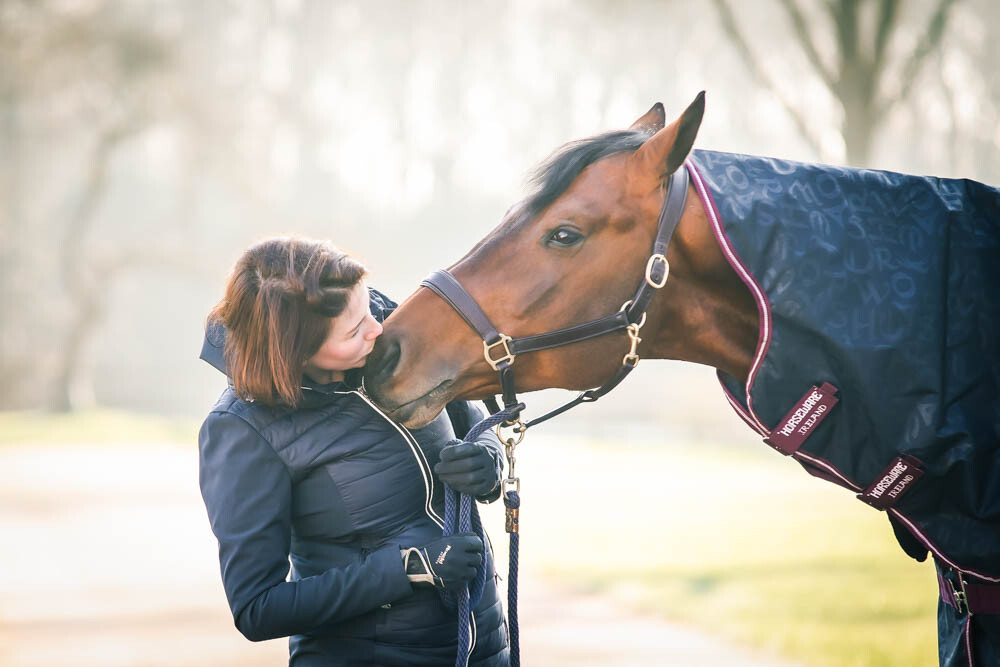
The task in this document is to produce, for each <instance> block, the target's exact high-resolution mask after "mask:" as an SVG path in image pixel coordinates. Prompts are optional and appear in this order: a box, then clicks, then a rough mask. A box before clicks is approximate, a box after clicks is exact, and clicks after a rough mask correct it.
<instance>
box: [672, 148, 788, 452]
mask: <svg viewBox="0 0 1000 667" xmlns="http://www.w3.org/2000/svg"><path fill="white" fill-rule="evenodd" d="M687 167H688V171H689V172H690V173H691V180H692V182H693V183H694V186H695V191H696V192H697V193H698V197H699V198H700V199H701V203H702V206H703V207H704V209H705V213H706V214H707V215H708V218H709V221H710V222H711V223H712V231H713V232H714V233H715V240H716V241H717V242H718V244H719V247H720V248H721V249H722V253H723V254H724V255H725V256H726V261H728V262H729V265H730V266H732V267H733V269H734V270H735V271H736V273H737V275H739V276H740V279H741V280H742V281H743V282H744V283H745V284H746V286H747V287H748V288H750V293H751V294H753V297H754V300H755V301H756V302H757V313H758V315H759V316H760V330H759V334H758V337H757V350H756V353H755V354H754V360H753V363H752V364H751V365H750V372H749V373H748V374H747V383H746V393H747V410H748V411H749V413H750V417H752V418H753V420H754V421H755V422H756V423H757V425H758V426H759V428H758V429H757V430H759V431H763V432H768V433H769V432H770V429H769V428H768V427H767V426H765V425H764V422H763V421H762V420H761V419H760V417H759V416H758V415H757V413H756V412H754V409H753V397H752V396H751V394H750V390H751V389H752V388H753V383H754V381H755V380H756V377H757V371H758V370H759V369H760V365H761V364H762V363H763V361H764V357H766V356H767V351H768V348H770V346H771V304H770V303H769V302H768V300H767V295H766V294H765V293H764V290H763V289H762V288H761V286H760V285H758V284H757V281H756V280H755V279H754V277H753V274H751V273H750V271H749V270H748V269H747V268H746V266H745V265H744V264H743V261H742V260H741V259H740V257H739V255H738V254H737V253H736V251H735V250H733V247H732V245H731V244H730V243H729V239H728V238H726V233H725V231H723V229H722V222H721V219H722V218H721V216H720V215H719V209H718V207H717V206H716V205H715V199H713V198H712V193H711V192H709V191H708V188H707V187H706V186H705V181H704V180H703V179H702V177H701V173H700V172H699V171H698V168H697V167H696V166H695V164H694V163H693V162H692V161H691V160H688V161H687Z"/></svg>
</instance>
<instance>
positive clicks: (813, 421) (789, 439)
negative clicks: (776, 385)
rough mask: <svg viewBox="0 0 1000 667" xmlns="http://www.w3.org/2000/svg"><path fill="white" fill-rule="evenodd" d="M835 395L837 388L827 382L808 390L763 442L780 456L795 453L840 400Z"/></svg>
mask: <svg viewBox="0 0 1000 667" xmlns="http://www.w3.org/2000/svg"><path fill="white" fill-rule="evenodd" d="M836 393H837V388H836V387H834V386H833V385H832V384H830V383H829V382H824V383H823V385H822V386H820V387H816V386H813V387H812V388H810V389H809V391H807V392H806V394H805V396H803V397H802V398H800V399H799V402H798V403H796V404H795V407H793V408H792V409H791V410H789V411H788V414H787V415H785V416H784V418H783V419H782V420H781V421H780V422H778V425H777V426H775V427H774V429H773V430H772V431H771V435H769V436H768V437H767V438H765V439H764V442H766V443H767V444H769V445H771V446H772V447H774V448H775V449H777V450H778V451H779V452H781V453H782V454H786V455H787V454H793V453H795V452H797V451H798V449H799V447H801V446H802V443H803V442H805V439H806V438H808V437H809V436H810V435H811V434H812V432H813V431H814V430H816V427H817V426H819V425H820V424H821V423H822V422H823V420H824V419H826V416H827V415H828V414H830V410H832V409H833V406H835V405H836V404H837V402H838V401H839V400H840V399H839V398H837V397H836Z"/></svg>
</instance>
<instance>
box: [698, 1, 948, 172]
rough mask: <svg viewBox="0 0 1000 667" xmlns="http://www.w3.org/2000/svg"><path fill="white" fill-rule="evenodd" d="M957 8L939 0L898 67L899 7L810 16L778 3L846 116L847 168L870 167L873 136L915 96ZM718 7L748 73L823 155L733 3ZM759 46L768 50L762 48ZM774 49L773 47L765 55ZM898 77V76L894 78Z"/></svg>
mask: <svg viewBox="0 0 1000 667" xmlns="http://www.w3.org/2000/svg"><path fill="white" fill-rule="evenodd" d="M955 2H956V0H935V3H934V7H933V9H932V10H931V11H930V13H929V16H927V17H924V19H923V21H924V26H923V28H922V30H921V32H920V36H919V38H918V39H917V40H916V41H915V43H914V44H913V45H912V47H910V48H908V49H907V51H908V53H906V54H905V56H904V57H902V58H901V59H900V62H898V63H893V62H892V61H891V59H890V57H889V55H890V54H889V52H890V44H891V42H892V40H893V38H894V37H896V36H897V35H898V34H900V33H903V32H905V31H906V26H904V24H903V22H902V21H900V9H901V4H902V3H901V2H900V1H899V0H827V1H826V2H821V3H819V5H820V7H819V8H818V9H815V11H813V12H812V13H811V14H810V13H807V12H806V11H804V10H803V9H802V8H801V7H800V6H799V3H798V0H779V3H780V5H781V7H782V8H783V10H784V12H785V14H786V16H787V18H788V20H789V21H790V22H791V26H792V33H793V34H794V36H795V38H796V40H797V41H798V44H799V47H800V48H801V51H802V53H803V54H805V57H806V59H807V61H808V62H809V64H810V65H811V66H812V69H813V72H814V73H815V75H816V76H817V77H818V78H819V79H820V80H821V81H822V82H823V84H824V85H825V86H826V88H827V89H828V90H829V91H830V93H831V95H833V97H834V98H835V99H836V100H837V101H838V102H839V104H840V106H841V108H842V110H843V115H842V117H841V118H842V119H841V134H842V135H843V139H844V146H845V149H846V159H847V163H848V164H851V165H857V166H867V165H868V164H869V160H870V158H871V153H872V143H873V141H872V140H873V137H874V136H875V135H876V133H877V131H878V129H879V127H880V126H881V125H882V123H883V122H884V121H885V119H886V118H887V117H888V115H889V113H890V112H891V111H892V110H893V108H894V107H895V106H897V105H900V104H902V103H903V102H905V101H906V100H907V99H908V98H909V97H910V93H911V91H912V90H913V86H914V83H915V82H916V81H917V77H918V75H919V74H920V71H921V69H922V68H923V67H924V66H925V64H926V63H927V60H928V58H929V57H930V56H931V55H932V54H933V53H934V52H935V50H936V49H938V48H939V46H940V45H941V40H942V37H943V36H944V34H945V28H946V27H947V24H948V19H949V12H950V10H951V8H952V5H954V4H955ZM714 3H715V8H716V10H717V12H718V15H719V18H720V21H721V24H722V28H723V30H724V31H725V33H726V35H728V36H729V37H730V39H731V40H732V43H733V46H734V48H736V50H737V51H738V52H739V53H740V55H741V57H742V60H743V62H744V64H745V65H746V67H747V68H748V69H749V71H750V74H751V75H752V76H753V77H754V78H755V79H756V80H757V81H758V82H759V83H760V84H761V85H763V86H766V87H767V88H769V89H770V90H771V91H772V92H773V93H774V94H775V95H776V96H777V98H778V100H779V101H780V102H781V104H782V106H784V108H785V110H786V111H787V112H788V114H789V116H790V117H791V119H792V121H793V122H794V123H795V127H796V129H797V130H798V131H799V133H800V134H801V135H802V137H803V138H804V139H805V140H806V141H807V142H808V143H809V144H810V146H812V147H813V149H814V150H815V151H816V153H817V155H821V154H822V153H823V151H822V149H821V145H822V142H821V141H820V139H819V138H818V136H817V131H816V128H815V127H814V125H813V124H812V123H811V122H810V119H809V118H808V117H807V115H806V113H805V112H804V111H803V109H802V106H801V104H799V103H797V102H796V101H793V99H791V96H790V95H788V94H787V93H786V92H785V90H784V89H783V88H782V87H781V86H780V85H778V83H777V81H776V74H775V73H773V72H770V71H768V69H767V68H766V67H765V66H764V64H763V63H762V62H761V59H760V57H759V56H758V55H757V52H756V51H755V50H754V49H753V48H751V44H753V43H755V42H756V41H757V40H756V39H755V37H754V36H753V35H748V34H747V31H746V30H744V29H743V28H742V26H741V23H740V22H739V21H738V20H737V18H736V16H735V15H734V14H733V11H732V8H731V7H730V4H729V2H728V0H714ZM820 35H822V36H825V37H827V38H828V40H829V41H832V45H833V48H832V53H822V51H823V48H822V46H823V40H821V39H819V37H818V36H820ZM761 46H764V45H760V46H758V47H757V48H758V49H760V48H761ZM774 46H775V43H774V41H773V40H770V41H769V43H768V44H767V45H766V48H774ZM893 72H894V74H895V76H893V77H890V74H891V73H893Z"/></svg>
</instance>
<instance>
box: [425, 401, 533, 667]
mask: <svg viewBox="0 0 1000 667" xmlns="http://www.w3.org/2000/svg"><path fill="white" fill-rule="evenodd" d="M519 410H520V407H515V408H514V409H507V410H501V411H500V412H498V413H496V414H495V415H490V416H489V417H487V418H486V419H484V420H482V421H481V422H479V423H478V424H476V425H475V426H473V427H472V428H470V429H469V432H468V433H466V435H465V440H464V442H469V443H472V442H475V441H476V440H477V439H478V438H479V436H480V435H482V434H483V432H484V431H486V430H487V429H490V428H493V427H499V426H501V425H502V424H506V423H508V421H509V420H510V419H512V418H514V415H516V414H517V412H518V411H519ZM521 437H522V438H523V433H522V435H521ZM462 442H463V440H460V439H458V438H456V439H454V440H451V441H450V442H449V443H448V444H449V445H456V444H460V443H462ZM518 442H520V438H519V439H518ZM514 444H516V443H514ZM505 447H506V449H507V452H506V453H507V460H508V461H510V472H509V473H508V475H507V479H505V480H503V487H504V493H505V496H504V505H505V506H507V508H508V509H507V525H508V530H507V532H510V533H511V545H510V553H511V560H510V580H509V583H508V588H507V600H508V606H511V611H510V617H511V618H512V619H513V621H512V624H511V625H510V627H511V630H510V635H511V647H512V648H511V664H512V665H514V666H515V667H516V666H517V665H520V658H519V657H518V656H517V652H516V651H517V649H516V647H517V643H516V642H517V608H516V605H517V531H516V525H517V509H516V505H515V509H514V510H513V512H514V514H513V517H514V518H513V520H514V525H515V530H514V532H511V531H510V528H509V526H510V521H511V511H512V510H511V509H510V508H511V506H510V505H509V504H508V499H507V496H508V495H512V496H513V498H514V499H515V500H514V502H516V503H517V504H520V499H519V498H518V497H517V491H516V490H514V491H510V492H507V490H506V489H507V485H508V483H509V482H510V481H511V480H514V482H516V483H517V486H518V487H519V486H520V482H518V481H517V478H516V477H513V467H514V459H513V448H514V445H511V444H510V441H508V443H507V444H506V445H505ZM455 533H475V534H476V535H477V536H479V539H480V540H482V541H483V549H484V550H485V548H486V544H487V538H486V531H484V530H483V523H482V521H481V520H480V518H479V510H478V509H477V508H476V503H475V501H474V499H473V498H472V496H470V495H469V494H467V493H462V494H460V493H458V492H457V491H455V489H453V488H451V487H450V486H448V485H445V487H444V527H443V530H442V534H443V535H444V536H445V537H447V536H449V535H454V534H455ZM485 587H486V558H485V554H484V558H483V563H482V564H481V565H480V566H479V570H478V571H477V572H476V578H475V579H473V581H472V586H471V587H470V586H463V587H462V588H461V589H459V590H457V591H454V592H453V591H449V590H442V591H440V594H441V599H442V601H443V602H444V603H445V605H446V606H447V607H448V608H449V609H452V608H457V610H458V651H457V653H456V656H455V667H466V666H467V665H468V664H469V655H470V654H471V653H472V634H471V632H470V631H469V619H470V617H471V611H472V610H473V609H475V608H476V605H478V604H479V601H480V600H481V599H482V597H483V589H484V588H485ZM512 600H513V602H511V601H512Z"/></svg>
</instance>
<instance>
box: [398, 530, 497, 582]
mask: <svg viewBox="0 0 1000 667" xmlns="http://www.w3.org/2000/svg"><path fill="white" fill-rule="evenodd" d="M400 553H401V554H402V556H403V567H404V568H406V576H407V577H409V579H410V581H411V582H413V583H428V584H434V585H435V586H437V587H439V588H460V587H461V586H463V585H465V584H466V583H468V582H469V581H471V580H472V578H473V577H475V576H476V570H477V569H478V568H479V566H480V565H481V564H482V562H483V541H482V540H481V539H479V537H478V536H477V535H473V534H472V533H458V534H457V535H450V536H448V537H442V538H440V539H437V540H434V541H433V542H431V543H429V544H427V545H425V546H422V547H410V548H409V549H401V550H400Z"/></svg>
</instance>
